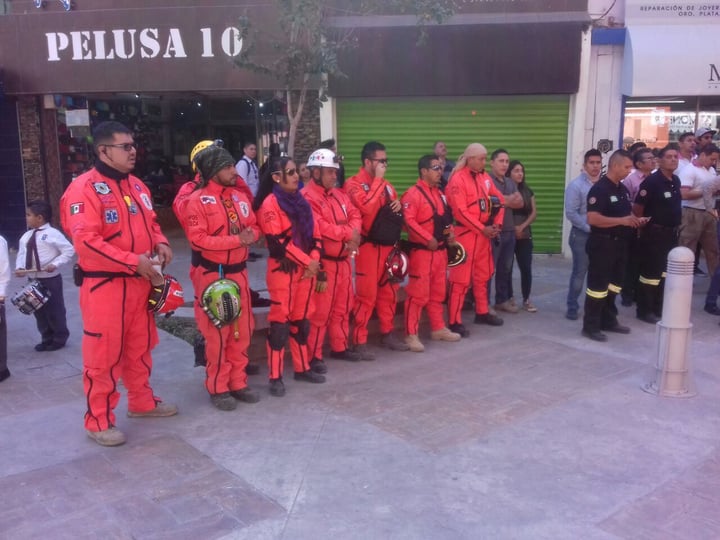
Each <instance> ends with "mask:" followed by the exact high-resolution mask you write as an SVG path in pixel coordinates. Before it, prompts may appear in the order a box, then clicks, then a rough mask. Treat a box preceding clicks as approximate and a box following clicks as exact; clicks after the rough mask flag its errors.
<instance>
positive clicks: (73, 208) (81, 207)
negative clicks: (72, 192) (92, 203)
mask: <svg viewBox="0 0 720 540" xmlns="http://www.w3.org/2000/svg"><path fill="white" fill-rule="evenodd" d="M84 211H85V203H83V202H76V203H72V204H71V205H70V215H71V216H74V215H75V214H82V213H83V212H84Z"/></svg>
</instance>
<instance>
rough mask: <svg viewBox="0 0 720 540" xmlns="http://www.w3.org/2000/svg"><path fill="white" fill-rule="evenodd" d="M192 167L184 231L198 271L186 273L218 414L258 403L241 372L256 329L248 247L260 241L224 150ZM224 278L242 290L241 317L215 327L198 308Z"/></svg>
mask: <svg viewBox="0 0 720 540" xmlns="http://www.w3.org/2000/svg"><path fill="white" fill-rule="evenodd" d="M195 163H196V164H197V167H198V169H199V171H200V174H201V176H202V178H203V181H202V183H201V187H200V188H199V189H197V190H195V191H194V192H193V194H192V195H191V196H190V198H189V200H188V203H187V207H186V231H187V236H188V240H189V241H190V247H191V248H192V249H193V251H194V252H196V255H195V258H196V262H197V265H196V266H193V267H192V268H191V270H190V277H191V279H192V282H193V288H194V289H195V297H196V298H197V299H198V301H197V302H196V303H195V320H196V321H197V325H198V329H199V330H200V332H201V333H202V335H203V337H204V338H205V358H206V361H207V363H206V365H205V373H206V378H205V388H206V389H207V391H208V392H209V393H210V400H211V402H212V404H213V405H215V407H217V408H218V409H220V410H222V411H231V410H233V409H235V407H236V405H237V402H236V400H239V401H244V402H245V403H256V402H257V401H259V399H260V398H259V396H258V395H257V393H255V392H253V391H252V390H251V389H250V388H248V386H247V374H246V373H245V368H246V366H247V363H248V354H247V351H248V347H249V346H250V339H251V338H252V333H253V330H254V328H255V320H254V319H253V314H252V309H251V308H250V286H249V282H248V275H247V270H246V264H247V262H246V261H247V258H248V246H250V245H251V244H252V243H253V242H255V241H257V239H258V238H259V237H260V229H259V228H258V226H257V222H256V219H255V214H254V213H253V211H252V203H251V202H250V200H248V198H247V196H246V195H245V194H244V193H243V192H242V191H240V190H239V189H237V188H236V187H235V185H236V183H237V180H238V175H237V171H236V170H235V160H234V158H233V157H232V155H231V154H230V152H228V151H227V150H225V149H224V148H220V147H218V146H209V147H208V148H205V149H204V150H202V151H200V152H198V154H197V155H196V156H195ZM222 277H225V278H227V279H230V280H232V281H234V282H235V283H237V284H238V285H239V288H240V309H241V311H240V316H239V317H238V318H237V319H235V320H234V321H233V322H231V323H230V324H227V325H225V326H222V327H220V328H218V327H216V326H215V325H214V324H213V322H212V321H211V320H210V318H209V317H208V316H207V314H206V313H205V311H204V310H203V308H202V305H201V302H202V295H203V292H204V291H205V289H206V288H207V287H208V286H209V285H210V284H211V283H213V282H214V281H217V280H218V279H220V278H222Z"/></svg>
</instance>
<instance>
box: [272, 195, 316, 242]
mask: <svg viewBox="0 0 720 540" xmlns="http://www.w3.org/2000/svg"><path fill="white" fill-rule="evenodd" d="M273 193H274V194H275V197H276V198H277V202H278V204H279V205H280V209H281V210H282V211H283V212H285V213H286V214H287V216H288V217H289V218H290V223H292V239H293V244H295V245H296V246H297V247H299V248H300V249H302V250H303V251H304V252H305V253H310V250H311V249H312V246H313V215H312V209H311V208H310V204H309V203H308V202H307V201H306V200H305V197H303V196H302V195H301V194H300V191H299V190H298V191H295V192H294V193H287V192H286V191H283V190H282V189H280V186H278V185H275V186H273Z"/></svg>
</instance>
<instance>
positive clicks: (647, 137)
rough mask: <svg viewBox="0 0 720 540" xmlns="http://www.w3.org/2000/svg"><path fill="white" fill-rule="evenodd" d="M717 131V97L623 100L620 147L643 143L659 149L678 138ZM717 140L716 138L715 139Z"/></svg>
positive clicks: (719, 109)
mask: <svg viewBox="0 0 720 540" xmlns="http://www.w3.org/2000/svg"><path fill="white" fill-rule="evenodd" d="M701 127H706V128H710V129H713V130H716V131H717V130H719V129H720V96H701V97H695V96H692V97H689V96H672V97H646V98H645V97H643V98H638V97H631V98H626V99H625V116H624V123H623V145H624V146H625V147H628V146H630V145H631V144H633V143H635V142H644V143H645V144H647V145H648V146H649V147H651V148H662V147H663V146H665V145H666V144H668V143H669V142H677V140H678V138H679V137H680V135H682V134H683V133H686V132H695V130H696V129H698V128H701ZM716 138H717V135H716Z"/></svg>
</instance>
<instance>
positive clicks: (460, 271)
mask: <svg viewBox="0 0 720 540" xmlns="http://www.w3.org/2000/svg"><path fill="white" fill-rule="evenodd" d="M445 193H447V198H448V203H449V204H450V208H451V209H452V213H453V216H454V217H455V221H456V222H457V226H456V227H455V239H456V240H457V241H458V242H460V243H461V244H462V245H463V247H464V248H465V252H466V254H467V259H466V260H465V262H464V263H462V264H460V265H458V266H454V267H453V268H450V270H449V272H448V281H449V282H450V297H449V299H448V318H449V319H450V324H462V318H461V311H462V306H463V302H464V301H465V294H466V293H467V291H468V289H469V288H470V281H471V280H472V286H473V295H474V296H475V312H476V313H477V314H478V315H484V314H486V313H488V311H489V309H488V295H487V284H488V281H489V280H490V278H491V277H492V273H493V258H492V245H491V244H490V242H491V240H490V239H489V238H488V237H487V236H485V235H484V234H483V232H482V231H483V229H484V228H485V227H486V225H485V223H486V222H487V220H488V219H490V210H491V204H490V196H491V195H494V196H496V197H497V198H498V199H499V200H500V202H504V199H503V196H502V194H501V193H500V191H499V190H498V189H497V188H496V187H495V183H494V182H493V181H492V178H490V175H489V174H488V173H486V172H485V171H483V172H479V173H474V172H472V171H471V170H470V168H469V167H465V168H463V169H461V170H459V171H457V172H456V173H455V174H453V176H452V178H450V182H449V183H448V185H447V188H446V189H445ZM504 215H505V209H504V208H501V209H500V211H499V212H498V214H497V215H496V216H495V218H494V219H493V224H494V225H499V226H501V225H502V222H503V216H504ZM488 226H490V225H488Z"/></svg>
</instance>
